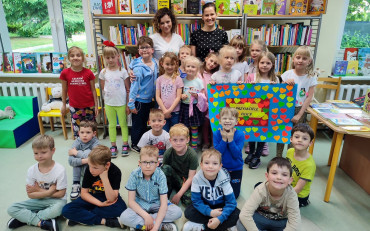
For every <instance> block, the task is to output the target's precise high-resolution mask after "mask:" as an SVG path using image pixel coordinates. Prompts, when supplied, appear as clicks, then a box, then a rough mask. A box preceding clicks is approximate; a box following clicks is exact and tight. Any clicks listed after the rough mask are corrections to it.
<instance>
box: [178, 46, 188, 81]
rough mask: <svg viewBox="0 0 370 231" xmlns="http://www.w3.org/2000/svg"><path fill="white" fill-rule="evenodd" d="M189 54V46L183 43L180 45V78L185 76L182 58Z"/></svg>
mask: <svg viewBox="0 0 370 231" xmlns="http://www.w3.org/2000/svg"><path fill="white" fill-rule="evenodd" d="M190 54H191V47H190V46H189V45H184V46H182V47H180V51H179V60H180V64H181V65H180V67H179V73H180V77H181V79H183V78H185V77H186V72H185V62H184V60H185V58H186V57H188V56H190Z"/></svg>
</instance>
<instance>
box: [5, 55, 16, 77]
mask: <svg viewBox="0 0 370 231" xmlns="http://www.w3.org/2000/svg"><path fill="white" fill-rule="evenodd" d="M3 65H4V68H3V72H4V73H14V61H13V54H12V53H11V52H5V53H4V58H3Z"/></svg>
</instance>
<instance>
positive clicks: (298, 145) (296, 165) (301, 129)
mask: <svg viewBox="0 0 370 231" xmlns="http://www.w3.org/2000/svg"><path fill="white" fill-rule="evenodd" d="M313 138H314V133H313V131H312V128H311V127H310V126H309V125H308V124H303V123H301V124H297V125H295V126H294V127H293V130H292V136H291V137H290V142H291V144H292V145H293V147H294V148H290V149H289V150H288V152H287V154H286V158H287V159H288V160H289V162H290V164H291V165H292V168H293V182H292V186H293V187H294V190H295V191H296V193H297V194H298V201H299V207H305V206H307V205H308V204H309V203H310V201H309V200H308V197H309V196H310V187H311V183H312V181H313V178H314V176H315V172H316V164H315V161H314V159H313V157H312V155H311V154H310V153H309V152H308V151H307V148H308V147H309V146H310V145H311V144H312V140H313Z"/></svg>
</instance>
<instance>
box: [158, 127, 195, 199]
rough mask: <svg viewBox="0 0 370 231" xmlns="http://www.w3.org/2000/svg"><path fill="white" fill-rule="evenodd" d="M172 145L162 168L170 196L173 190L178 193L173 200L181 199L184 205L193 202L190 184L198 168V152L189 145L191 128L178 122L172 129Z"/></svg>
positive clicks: (166, 153) (165, 156) (165, 155)
mask: <svg viewBox="0 0 370 231" xmlns="http://www.w3.org/2000/svg"><path fill="white" fill-rule="evenodd" d="M170 137H171V138H170V142H171V144H172V147H171V148H170V149H168V150H167V151H166V152H165V154H164V157H163V166H162V170H163V172H164V174H165V175H166V178H167V186H168V197H170V196H171V193H172V190H173V189H174V190H176V191H177V193H176V194H175V195H174V196H173V197H172V200H171V202H172V203H174V204H178V203H179V201H180V199H181V202H182V204H183V205H185V206H188V205H190V204H191V191H190V186H191V182H192V180H193V177H194V175H195V173H196V170H197V168H198V156H197V153H196V152H195V151H194V149H192V148H191V147H188V146H187V143H188V142H189V129H188V128H187V127H185V125H183V124H176V125H174V126H173V127H172V128H171V130H170Z"/></svg>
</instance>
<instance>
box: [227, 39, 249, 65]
mask: <svg viewBox="0 0 370 231" xmlns="http://www.w3.org/2000/svg"><path fill="white" fill-rule="evenodd" d="M229 45H230V46H233V47H238V48H241V49H243V52H242V54H241V55H240V56H239V57H238V62H243V61H245V58H246V57H247V43H246V42H245V39H244V37H243V36H241V35H235V36H234V38H232V39H231V41H230V43H229Z"/></svg>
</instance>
